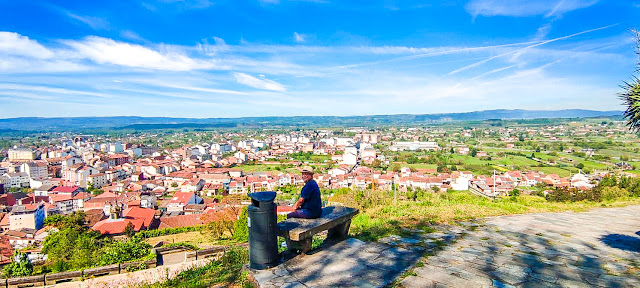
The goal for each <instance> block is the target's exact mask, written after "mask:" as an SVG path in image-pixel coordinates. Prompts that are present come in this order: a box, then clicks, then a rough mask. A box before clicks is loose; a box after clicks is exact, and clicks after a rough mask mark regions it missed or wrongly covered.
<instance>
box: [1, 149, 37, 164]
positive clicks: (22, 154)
mask: <svg viewBox="0 0 640 288" xmlns="http://www.w3.org/2000/svg"><path fill="white" fill-rule="evenodd" d="M7 154H8V155H9V161H24V160H35V159H36V158H37V157H38V154H37V151H34V150H31V149H28V148H15V149H9V151H8V153H7Z"/></svg>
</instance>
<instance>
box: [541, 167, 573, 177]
mask: <svg viewBox="0 0 640 288" xmlns="http://www.w3.org/2000/svg"><path fill="white" fill-rule="evenodd" d="M533 170H535V171H540V172H544V173H545V174H558V176H560V177H568V176H569V175H571V171H569V170H567V169H564V168H560V167H534V168H533Z"/></svg>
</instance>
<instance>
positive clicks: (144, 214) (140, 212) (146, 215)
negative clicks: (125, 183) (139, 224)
mask: <svg viewBox="0 0 640 288" xmlns="http://www.w3.org/2000/svg"><path fill="white" fill-rule="evenodd" d="M155 214H156V211H155V210H154V209H149V208H140V207H129V208H127V209H125V210H124V211H123V212H122V216H124V217H125V218H133V219H142V220H143V221H144V226H145V227H149V226H150V225H151V222H153V216H154V215H155Z"/></svg>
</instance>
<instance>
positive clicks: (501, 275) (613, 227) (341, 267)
mask: <svg viewBox="0 0 640 288" xmlns="http://www.w3.org/2000/svg"><path fill="white" fill-rule="evenodd" d="M458 224H460V225H455V226H441V227H437V228H438V229H439V230H440V232H436V233H422V232H421V231H419V230H415V231H411V232H412V234H413V235H412V236H411V237H405V238H402V237H399V236H391V237H387V238H384V239H381V240H380V242H375V243H365V242H362V241H359V240H356V239H349V240H347V241H344V242H342V243H340V244H337V245H334V246H333V247H329V248H326V249H324V250H322V251H318V252H316V253H315V254H313V255H302V256H298V257H296V258H294V259H292V260H290V261H289V262H286V263H284V264H282V265H280V266H278V267H276V268H274V269H270V270H265V271H258V272H256V273H254V274H253V275H254V277H255V278H256V280H257V282H258V283H259V284H260V286H261V287H337V286H340V287H385V286H394V285H397V286H400V287H406V288H413V287H464V288H471V287H640V206H629V207H624V208H599V209H595V210H592V211H589V212H584V213H572V212H564V213H539V214H524V215H513V216H500V217H491V218H486V219H483V220H480V221H477V222H464V223H458Z"/></svg>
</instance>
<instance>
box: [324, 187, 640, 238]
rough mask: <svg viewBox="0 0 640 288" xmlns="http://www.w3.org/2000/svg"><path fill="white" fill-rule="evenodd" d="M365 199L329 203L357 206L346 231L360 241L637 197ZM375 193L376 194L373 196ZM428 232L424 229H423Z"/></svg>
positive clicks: (353, 196)
mask: <svg viewBox="0 0 640 288" xmlns="http://www.w3.org/2000/svg"><path fill="white" fill-rule="evenodd" d="M370 193H371V194H369V195H368V198H369V199H362V198H363V196H361V195H359V194H358V192H357V191H354V192H353V193H348V194H343V195H338V196H337V197H334V199H332V201H333V202H341V203H344V204H345V205H347V206H352V207H358V208H359V209H360V214H358V215H357V216H356V217H355V218H354V219H353V221H352V223H351V230H350V234H351V235H352V236H354V237H356V238H360V239H362V240H367V241H374V240H377V239H380V238H382V237H385V236H388V235H393V234H396V235H402V234H403V233H406V232H407V231H409V230H410V229H423V230H425V229H427V230H428V229H430V228H429V225H431V224H439V223H449V222H452V221H463V220H470V219H475V218H482V217H488V216H498V215H510V214H522V213H539V212H559V211H575V212H579V211H586V210H588V209H591V208H595V207H601V206H602V205H603V203H606V204H605V205H606V206H609V207H618V206H626V205H631V204H640V198H624V199H620V200H617V201H608V202H588V201H580V202H550V201H547V200H546V199H545V198H544V197H539V196H530V195H521V196H517V197H504V198H500V199H497V200H493V201H492V200H489V199H486V198H483V197H479V196H476V195H474V194H472V193H470V192H468V191H455V192H440V193H435V192H431V191H427V192H421V194H420V195H419V196H418V197H417V198H416V201H412V200H406V199H407V198H406V196H405V194H403V195H401V197H400V199H401V200H400V199H399V200H398V204H397V205H393V194H389V193H388V192H386V191H374V192H370ZM373 193H376V194H377V195H373ZM427 232H428V231H427Z"/></svg>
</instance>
